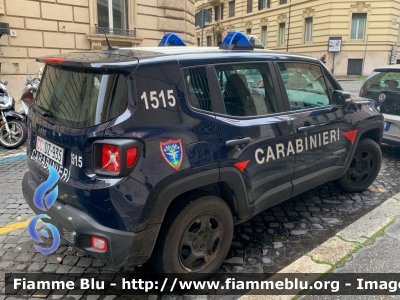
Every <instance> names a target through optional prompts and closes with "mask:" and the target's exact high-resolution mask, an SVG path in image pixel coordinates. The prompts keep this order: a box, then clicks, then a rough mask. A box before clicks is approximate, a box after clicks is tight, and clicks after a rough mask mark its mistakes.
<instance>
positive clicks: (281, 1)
mask: <svg viewBox="0 0 400 300" xmlns="http://www.w3.org/2000/svg"><path fill="white" fill-rule="evenodd" d="M286 3H287V0H279V4H286Z"/></svg>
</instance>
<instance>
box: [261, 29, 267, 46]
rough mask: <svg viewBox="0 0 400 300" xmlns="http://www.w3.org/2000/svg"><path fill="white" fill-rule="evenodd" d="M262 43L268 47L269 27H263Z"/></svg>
mask: <svg viewBox="0 0 400 300" xmlns="http://www.w3.org/2000/svg"><path fill="white" fill-rule="evenodd" d="M261 43H262V44H263V46H264V47H267V26H263V27H261Z"/></svg>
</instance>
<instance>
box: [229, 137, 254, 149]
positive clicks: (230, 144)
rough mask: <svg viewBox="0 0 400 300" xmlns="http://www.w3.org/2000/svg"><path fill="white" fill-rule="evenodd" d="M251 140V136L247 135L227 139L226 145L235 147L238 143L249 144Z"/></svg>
mask: <svg viewBox="0 0 400 300" xmlns="http://www.w3.org/2000/svg"><path fill="white" fill-rule="evenodd" d="M250 142H251V138H249V137H246V138H243V139H237V140H230V141H226V143H225V145H226V146H227V147H235V146H237V145H243V144H248V143H250Z"/></svg>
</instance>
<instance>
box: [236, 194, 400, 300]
mask: <svg viewBox="0 0 400 300" xmlns="http://www.w3.org/2000/svg"><path fill="white" fill-rule="evenodd" d="M398 217H400V193H399V194H396V195H394V196H393V197H391V198H389V199H388V200H386V201H385V202H383V203H382V204H381V205H379V206H378V207H376V208H375V209H374V210H372V211H370V212H369V213H367V214H366V215H364V216H363V217H361V218H360V219H358V220H357V221H355V222H354V223H352V224H350V225H349V226H348V227H346V228H345V229H343V230H342V231H340V232H338V233H337V234H336V235H335V236H333V237H332V238H330V239H329V240H327V241H326V242H325V243H323V244H321V245H319V246H318V247H317V248H315V249H314V250H312V251H311V252H309V253H307V254H306V255H304V256H303V257H300V258H299V259H298V260H296V261H294V262H293V263H292V264H290V265H289V266H287V267H286V268H284V269H282V270H281V271H279V272H278V273H277V274H275V275H274V276H272V278H271V280H273V279H275V278H279V277H280V276H282V274H286V273H292V274H293V273H308V275H309V276H310V277H309V282H314V281H316V280H318V279H319V278H320V276H321V274H323V273H326V274H328V273H331V272H332V271H333V270H334V269H335V268H336V267H337V266H338V265H340V264H342V263H344V261H345V260H346V259H347V258H348V257H349V256H352V255H353V254H354V253H355V252H357V251H358V250H359V249H360V248H362V247H363V246H365V245H367V244H370V241H373V240H375V238H376V237H377V236H378V234H379V233H380V232H381V231H382V230H384V229H385V228H386V227H388V226H390V225H391V224H392V223H393V222H394V221H395V220H396V218H398ZM313 274H315V275H314V276H313ZM295 292H297V293H298V295H299V293H300V292H301V290H298V291H295ZM297 297H298V296H293V295H276V296H267V295H265V296H264V295H263V296H259V295H252V292H249V293H248V294H246V295H244V296H242V297H240V298H239V299H241V300H250V299H251V300H256V299H276V300H289V299H292V298H297Z"/></svg>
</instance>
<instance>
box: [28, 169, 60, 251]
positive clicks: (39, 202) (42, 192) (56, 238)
mask: <svg viewBox="0 0 400 300" xmlns="http://www.w3.org/2000/svg"><path fill="white" fill-rule="evenodd" d="M47 168H48V169H49V178H48V179H47V180H46V181H45V182H43V183H42V184H41V185H40V186H39V187H38V188H37V189H36V191H35V194H34V196H33V203H34V204H35V206H36V207H37V208H39V209H40V210H43V211H47V210H48V209H49V208H50V207H52V205H53V204H54V202H55V201H56V199H57V196H58V186H56V187H55V188H54V189H53V190H52V191H51V192H49V193H48V194H47V195H46V193H47V192H48V191H49V190H50V189H51V188H52V187H53V186H54V185H55V184H56V183H57V181H58V179H59V176H58V172H57V171H56V170H55V169H54V168H53V167H52V166H50V165H47ZM40 219H51V218H50V216H48V215H46V214H41V215H38V216H36V217H34V218H33V219H32V220H31V222H30V223H29V225H28V232H29V235H30V236H31V238H32V239H33V240H34V241H36V242H38V243H44V241H43V240H42V239H41V238H40V237H39V235H38V234H37V232H36V225H37V223H38V222H39V220H40ZM43 223H44V225H46V226H47V227H48V228H49V229H50V232H51V234H52V235H53V245H52V246H51V247H50V248H42V247H39V246H37V245H35V248H36V250H38V251H39V252H40V253H42V254H50V253H53V252H54V251H56V250H57V249H58V247H59V246H60V233H59V232H58V230H57V228H56V227H55V226H54V225H52V224H50V223H46V222H43ZM40 232H41V233H42V234H43V236H44V237H46V238H49V233H48V232H47V231H46V230H44V229H42V230H41V231H40Z"/></svg>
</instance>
